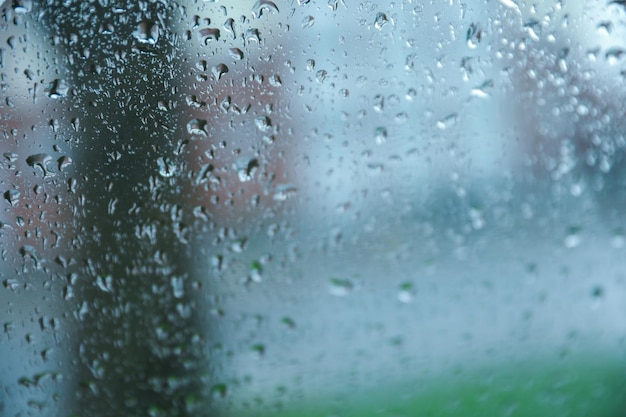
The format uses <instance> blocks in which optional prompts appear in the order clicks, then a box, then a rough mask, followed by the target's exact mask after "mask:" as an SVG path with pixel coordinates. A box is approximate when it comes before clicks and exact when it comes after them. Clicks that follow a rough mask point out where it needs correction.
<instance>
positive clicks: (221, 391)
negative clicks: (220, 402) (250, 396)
mask: <svg viewBox="0 0 626 417" xmlns="http://www.w3.org/2000/svg"><path fill="white" fill-rule="evenodd" d="M227 393H228V387H227V386H226V384H215V385H213V387H211V396H212V397H213V398H214V399H218V398H224V397H226V394H227Z"/></svg>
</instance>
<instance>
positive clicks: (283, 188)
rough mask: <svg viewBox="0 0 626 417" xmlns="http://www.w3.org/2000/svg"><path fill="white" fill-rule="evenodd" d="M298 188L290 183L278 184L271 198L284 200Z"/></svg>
mask: <svg viewBox="0 0 626 417" xmlns="http://www.w3.org/2000/svg"><path fill="white" fill-rule="evenodd" d="M297 191H298V189H297V188H296V187H295V186H293V185H291V184H279V185H277V186H276V189H275V191H274V196H273V199H274V200H275V201H285V200H287V199H289V198H292V197H293V196H295V195H296V193H297Z"/></svg>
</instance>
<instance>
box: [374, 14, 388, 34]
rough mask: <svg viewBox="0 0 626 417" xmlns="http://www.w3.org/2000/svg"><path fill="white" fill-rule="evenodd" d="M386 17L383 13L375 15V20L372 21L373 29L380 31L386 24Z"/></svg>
mask: <svg viewBox="0 0 626 417" xmlns="http://www.w3.org/2000/svg"><path fill="white" fill-rule="evenodd" d="M387 22H388V20H387V15H386V14H385V13H378V14H376V20H375V21H374V27H375V28H376V29H378V30H381V29H382V28H383V26H385V25H386V24H387Z"/></svg>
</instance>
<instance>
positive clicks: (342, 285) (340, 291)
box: [328, 278, 354, 297]
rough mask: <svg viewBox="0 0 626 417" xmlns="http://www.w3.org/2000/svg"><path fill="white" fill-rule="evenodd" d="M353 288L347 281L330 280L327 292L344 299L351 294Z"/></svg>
mask: <svg viewBox="0 0 626 417" xmlns="http://www.w3.org/2000/svg"><path fill="white" fill-rule="evenodd" d="M353 288H354V285H353V284H352V282H350V281H349V280H347V279H340V278H331V279H330V282H329V287H328V292H329V293H330V294H331V295H334V296H335V297H345V296H346V295H348V294H350V293H351V292H352V290H353Z"/></svg>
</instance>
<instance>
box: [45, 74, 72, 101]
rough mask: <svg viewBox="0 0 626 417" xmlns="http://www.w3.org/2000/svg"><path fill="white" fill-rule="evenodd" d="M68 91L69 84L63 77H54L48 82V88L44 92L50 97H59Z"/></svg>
mask: <svg viewBox="0 0 626 417" xmlns="http://www.w3.org/2000/svg"><path fill="white" fill-rule="evenodd" d="M68 91H69V86H68V85H67V83H66V82H65V80H63V79H58V78H57V79H55V80H54V81H52V82H51V83H50V84H48V88H47V89H46V92H47V93H48V97H50V98H61V97H65V96H66V95H67V93H68Z"/></svg>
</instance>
